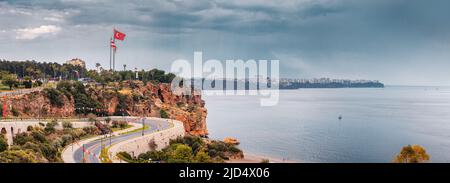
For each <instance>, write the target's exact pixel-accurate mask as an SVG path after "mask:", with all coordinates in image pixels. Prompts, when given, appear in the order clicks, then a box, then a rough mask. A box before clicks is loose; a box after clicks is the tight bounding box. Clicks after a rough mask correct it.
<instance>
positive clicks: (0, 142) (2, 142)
mask: <svg viewBox="0 0 450 183" xmlns="http://www.w3.org/2000/svg"><path fill="white" fill-rule="evenodd" d="M7 149H8V142H7V141H6V139H5V137H3V135H0V152H3V151H6V150H7Z"/></svg>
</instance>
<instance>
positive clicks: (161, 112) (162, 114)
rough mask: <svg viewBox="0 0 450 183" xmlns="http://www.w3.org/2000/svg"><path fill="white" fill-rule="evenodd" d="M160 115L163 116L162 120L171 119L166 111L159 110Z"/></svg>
mask: <svg viewBox="0 0 450 183" xmlns="http://www.w3.org/2000/svg"><path fill="white" fill-rule="evenodd" d="M159 114H160V115H161V118H166V119H167V118H169V114H167V112H166V111H165V110H164V109H161V110H159Z"/></svg>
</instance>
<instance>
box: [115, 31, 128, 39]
mask: <svg viewBox="0 0 450 183" xmlns="http://www.w3.org/2000/svg"><path fill="white" fill-rule="evenodd" d="M125 36H126V35H125V34H124V33H122V32H120V31H118V30H116V29H114V39H118V40H121V41H123V40H124V39H125Z"/></svg>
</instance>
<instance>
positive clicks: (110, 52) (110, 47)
mask: <svg viewBox="0 0 450 183" xmlns="http://www.w3.org/2000/svg"><path fill="white" fill-rule="evenodd" d="M111 41H112V37H110V38H109V70H111V69H112V45H111Z"/></svg>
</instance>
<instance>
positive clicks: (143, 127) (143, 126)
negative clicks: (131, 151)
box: [142, 118, 145, 136]
mask: <svg viewBox="0 0 450 183" xmlns="http://www.w3.org/2000/svg"><path fill="white" fill-rule="evenodd" d="M144 120H145V118H142V136H144V129H145V125H144Z"/></svg>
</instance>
